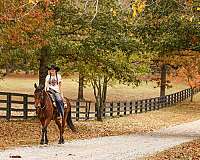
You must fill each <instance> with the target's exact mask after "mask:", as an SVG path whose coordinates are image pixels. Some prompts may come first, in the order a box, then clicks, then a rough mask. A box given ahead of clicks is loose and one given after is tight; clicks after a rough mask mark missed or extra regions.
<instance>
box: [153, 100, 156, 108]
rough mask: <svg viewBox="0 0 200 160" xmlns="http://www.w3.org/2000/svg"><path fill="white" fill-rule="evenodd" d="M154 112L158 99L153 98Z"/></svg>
mask: <svg viewBox="0 0 200 160" xmlns="http://www.w3.org/2000/svg"><path fill="white" fill-rule="evenodd" d="M153 110H156V98H153Z"/></svg>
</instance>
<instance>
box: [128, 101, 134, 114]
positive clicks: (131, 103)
mask: <svg viewBox="0 0 200 160" xmlns="http://www.w3.org/2000/svg"><path fill="white" fill-rule="evenodd" d="M129 109H130V111H129V113H130V114H132V113H133V102H132V101H131V102H130V108H129Z"/></svg>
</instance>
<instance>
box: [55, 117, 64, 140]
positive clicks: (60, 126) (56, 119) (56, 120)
mask: <svg viewBox="0 0 200 160" xmlns="http://www.w3.org/2000/svg"><path fill="white" fill-rule="evenodd" d="M55 122H56V124H57V126H58V129H59V131H60V138H59V141H58V144H64V138H63V127H62V125H61V123H60V121H59V120H58V118H57V117H56V118H55Z"/></svg>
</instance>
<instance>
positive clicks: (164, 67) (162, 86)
mask: <svg viewBox="0 0 200 160" xmlns="http://www.w3.org/2000/svg"><path fill="white" fill-rule="evenodd" d="M166 79H167V65H166V64H163V65H162V67H161V78H160V81H161V82H160V97H162V96H165V86H166Z"/></svg>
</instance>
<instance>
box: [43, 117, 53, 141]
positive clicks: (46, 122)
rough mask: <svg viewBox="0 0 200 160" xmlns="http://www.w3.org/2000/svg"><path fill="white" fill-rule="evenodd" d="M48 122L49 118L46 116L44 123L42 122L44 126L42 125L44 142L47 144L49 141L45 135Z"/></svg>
mask: <svg viewBox="0 0 200 160" xmlns="http://www.w3.org/2000/svg"><path fill="white" fill-rule="evenodd" d="M50 122H51V118H48V119H46V120H45V123H44V127H43V132H44V144H48V143H49V140H48V136H47V126H48V125H49V123H50Z"/></svg>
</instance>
